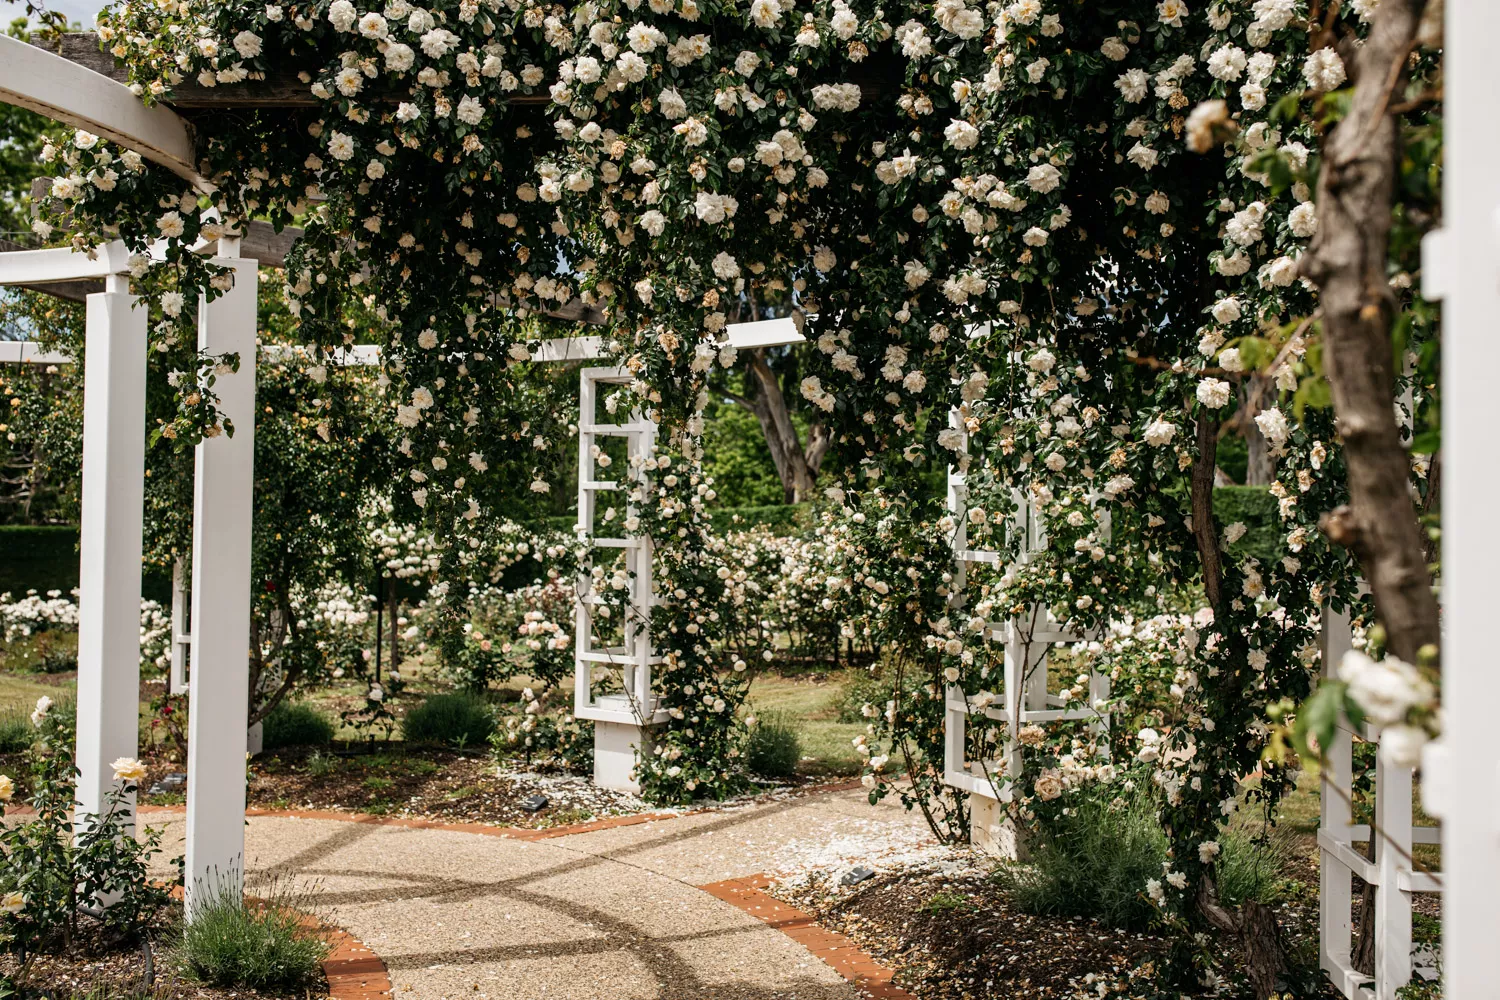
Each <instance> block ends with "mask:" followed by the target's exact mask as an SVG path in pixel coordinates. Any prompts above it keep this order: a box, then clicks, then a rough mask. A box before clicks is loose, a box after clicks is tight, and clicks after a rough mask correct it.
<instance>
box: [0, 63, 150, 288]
mask: <svg viewBox="0 0 1500 1000" xmlns="http://www.w3.org/2000/svg"><path fill="white" fill-rule="evenodd" d="M0 38H3V36H0ZM27 48H30V46H27ZM3 54H4V53H3V51H0V55H3ZM0 65H3V60H0ZM129 270H130V251H129V250H128V249H126V247H125V244H124V243H122V242H120V241H119V240H114V241H112V242H110V243H106V244H104V245H103V246H99V247H95V248H94V249H93V250H91V251H88V252H87V253H84V252H80V251H77V250H74V249H73V248H71V247H53V248H51V249H47V250H12V251H10V252H8V253H0V285H44V284H48V283H50V282H54V281H79V280H83V279H88V278H105V277H108V276H109V275H112V274H125V273H127V272H128V271H129Z"/></svg>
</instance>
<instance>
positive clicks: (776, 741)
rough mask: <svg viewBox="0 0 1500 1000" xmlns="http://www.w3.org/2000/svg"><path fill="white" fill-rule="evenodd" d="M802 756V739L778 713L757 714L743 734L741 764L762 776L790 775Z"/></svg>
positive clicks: (794, 772) (795, 770)
mask: <svg viewBox="0 0 1500 1000" xmlns="http://www.w3.org/2000/svg"><path fill="white" fill-rule="evenodd" d="M801 759H802V740H801V739H800V738H799V737H798V736H797V730H796V727H794V726H793V725H792V723H791V720H790V719H788V718H786V716H784V715H781V714H780V713H770V714H766V715H763V716H761V717H760V719H759V721H757V722H756V724H755V725H753V726H751V727H750V730H749V732H748V734H747V735H746V736H745V764H746V766H748V767H749V768H750V770H751V771H752V772H753V773H755V774H758V775H760V776H761V777H762V778H791V777H794V776H795V775H796V774H797V763H798V762H799V761H800V760H801Z"/></svg>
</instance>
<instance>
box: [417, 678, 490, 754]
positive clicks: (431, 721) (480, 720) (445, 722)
mask: <svg viewBox="0 0 1500 1000" xmlns="http://www.w3.org/2000/svg"><path fill="white" fill-rule="evenodd" d="M494 730H495V713H494V711H493V710H492V709H491V708H490V704H489V702H487V701H485V700H484V699H483V698H481V697H480V696H479V695H477V694H472V693H470V692H468V691H451V692H449V693H447V694H435V695H433V696H431V697H430V698H428V699H427V700H426V701H424V702H422V704H420V705H418V706H416V707H415V708H413V709H412V710H411V711H409V712H407V713H406V720H405V721H404V722H403V723H402V724H401V732H402V734H403V735H404V736H405V737H406V739H407V742H409V743H446V744H448V745H450V746H456V747H469V746H480V745H483V744H484V743H485V741H486V740H488V739H489V738H490V733H492V732H494Z"/></svg>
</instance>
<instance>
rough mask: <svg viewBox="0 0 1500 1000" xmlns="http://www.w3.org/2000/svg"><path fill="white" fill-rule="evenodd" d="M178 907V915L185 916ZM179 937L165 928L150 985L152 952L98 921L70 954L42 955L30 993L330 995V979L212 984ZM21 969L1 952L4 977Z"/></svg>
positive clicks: (61, 999)
mask: <svg viewBox="0 0 1500 1000" xmlns="http://www.w3.org/2000/svg"><path fill="white" fill-rule="evenodd" d="M180 915H181V911H180V908H178V910H177V912H176V913H175V914H174V915H173V918H172V919H174V920H175V919H178V918H180ZM175 938H177V935H176V934H175V933H173V932H170V931H164V932H163V933H162V934H161V935H160V936H159V938H158V940H157V942H156V943H155V946H154V947H153V949H152V953H151V963H152V970H153V973H154V974H153V976H152V979H151V982H150V985H149V987H148V986H147V959H146V951H145V949H144V948H142V947H141V946H140V945H129V944H125V943H122V942H119V941H111V940H106V939H105V938H104V937H103V936H102V935H101V934H100V931H99V928H98V926H97V925H91V926H89V925H86V932H85V933H83V934H81V935H80V937H79V939H78V940H76V941H75V942H74V946H73V948H72V949H71V950H70V951H69V952H67V953H65V954H43V955H38V956H37V957H36V959H35V960H34V961H33V962H32V965H31V971H30V974H29V978H28V980H27V985H26V992H25V994H24V996H27V997H39V996H50V997H55V998H58V1000H72V998H85V997H86V998H90V1000H94V998H114V997H130V998H133V1000H321V998H325V997H328V996H329V991H328V984H327V980H326V978H325V977H324V976H323V975H322V973H321V972H320V973H319V975H318V978H317V981H316V982H315V983H313V984H311V985H307V986H302V987H297V988H295V989H285V990H276V989H252V988H248V987H244V986H236V987H223V986H209V985H207V984H204V983H201V982H197V981H196V980H194V979H192V978H191V977H190V976H188V975H185V974H184V972H183V971H182V970H181V968H180V963H179V960H178V959H177V957H176V956H175V955H174V954H173V952H172V951H171V950H169V949H168V948H167V946H166V944H165V942H166V941H168V940H172V939H175ZM17 971H18V962H17V960H16V957H15V956H14V955H10V954H6V955H0V976H4V977H5V978H6V979H8V980H13V979H14V977H15V975H16V972H17Z"/></svg>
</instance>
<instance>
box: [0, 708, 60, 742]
mask: <svg viewBox="0 0 1500 1000" xmlns="http://www.w3.org/2000/svg"><path fill="white" fill-rule="evenodd" d="M51 715H52V717H53V718H54V719H56V720H57V721H56V725H55V727H54V728H55V731H56V734H57V738H58V739H60V740H62V741H63V743H64V744H66V745H67V746H69V747H71V746H72V745H73V731H74V729H75V728H76V722H75V720H76V719H77V715H78V713H77V709H76V708H75V707H74V705H73V703H72V702H71V701H58V702H55V703H54V704H53V706H52V712H51ZM37 739H38V732H37V728H36V726H35V725H33V724H32V722H31V713H30V712H28V711H27V710H25V709H21V708H17V709H12V710H10V711H9V712H5V713H0V753H22V752H24V751H25V750H27V749H29V748H30V747H31V745H32V744H34V743H35V742H36V741H37Z"/></svg>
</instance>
